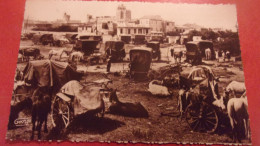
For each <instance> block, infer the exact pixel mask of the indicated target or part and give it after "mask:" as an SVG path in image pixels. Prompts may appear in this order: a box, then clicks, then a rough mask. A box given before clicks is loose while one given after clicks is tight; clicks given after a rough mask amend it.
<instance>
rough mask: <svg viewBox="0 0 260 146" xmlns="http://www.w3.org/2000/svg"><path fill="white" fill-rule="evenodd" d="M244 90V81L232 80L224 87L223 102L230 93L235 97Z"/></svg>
mask: <svg viewBox="0 0 260 146" xmlns="http://www.w3.org/2000/svg"><path fill="white" fill-rule="evenodd" d="M245 91H246V86H245V83H244V82H238V81H232V82H230V83H229V84H228V86H227V87H226V88H224V93H223V97H224V100H225V102H227V100H228V99H229V96H230V94H231V93H232V94H233V96H235V97H236V95H237V94H240V95H241V94H243V93H244V92H245Z"/></svg>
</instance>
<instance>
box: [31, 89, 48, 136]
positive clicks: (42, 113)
mask: <svg viewBox="0 0 260 146" xmlns="http://www.w3.org/2000/svg"><path fill="white" fill-rule="evenodd" d="M32 101H33V102H32V136H31V139H33V138H34V131H35V124H36V122H37V126H36V130H37V131H38V139H41V128H42V124H43V122H44V123H45V125H44V132H45V133H47V132H48V129H47V117H48V113H49V112H50V110H51V96H50V95H49V94H48V89H47V87H38V88H37V89H36V90H35V91H34V93H33V95H32Z"/></svg>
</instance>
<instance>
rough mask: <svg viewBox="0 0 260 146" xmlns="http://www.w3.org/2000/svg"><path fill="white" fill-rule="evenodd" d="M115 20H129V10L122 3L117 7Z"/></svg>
mask: <svg viewBox="0 0 260 146" xmlns="http://www.w3.org/2000/svg"><path fill="white" fill-rule="evenodd" d="M116 20H117V22H118V23H126V22H129V21H130V20H131V11H130V10H128V9H126V7H125V6H124V5H123V4H122V5H119V6H118V7H117V10H116Z"/></svg>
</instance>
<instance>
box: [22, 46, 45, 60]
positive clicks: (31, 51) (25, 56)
mask: <svg viewBox="0 0 260 146" xmlns="http://www.w3.org/2000/svg"><path fill="white" fill-rule="evenodd" d="M19 54H21V55H22V61H25V60H26V61H29V59H30V57H31V56H32V57H33V59H37V57H39V56H40V49H37V48H24V49H19Z"/></svg>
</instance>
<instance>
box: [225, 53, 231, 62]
mask: <svg viewBox="0 0 260 146" xmlns="http://www.w3.org/2000/svg"><path fill="white" fill-rule="evenodd" d="M226 55H227V59H228V61H230V58H231V56H230V52H229V51H227V53H226Z"/></svg>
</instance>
